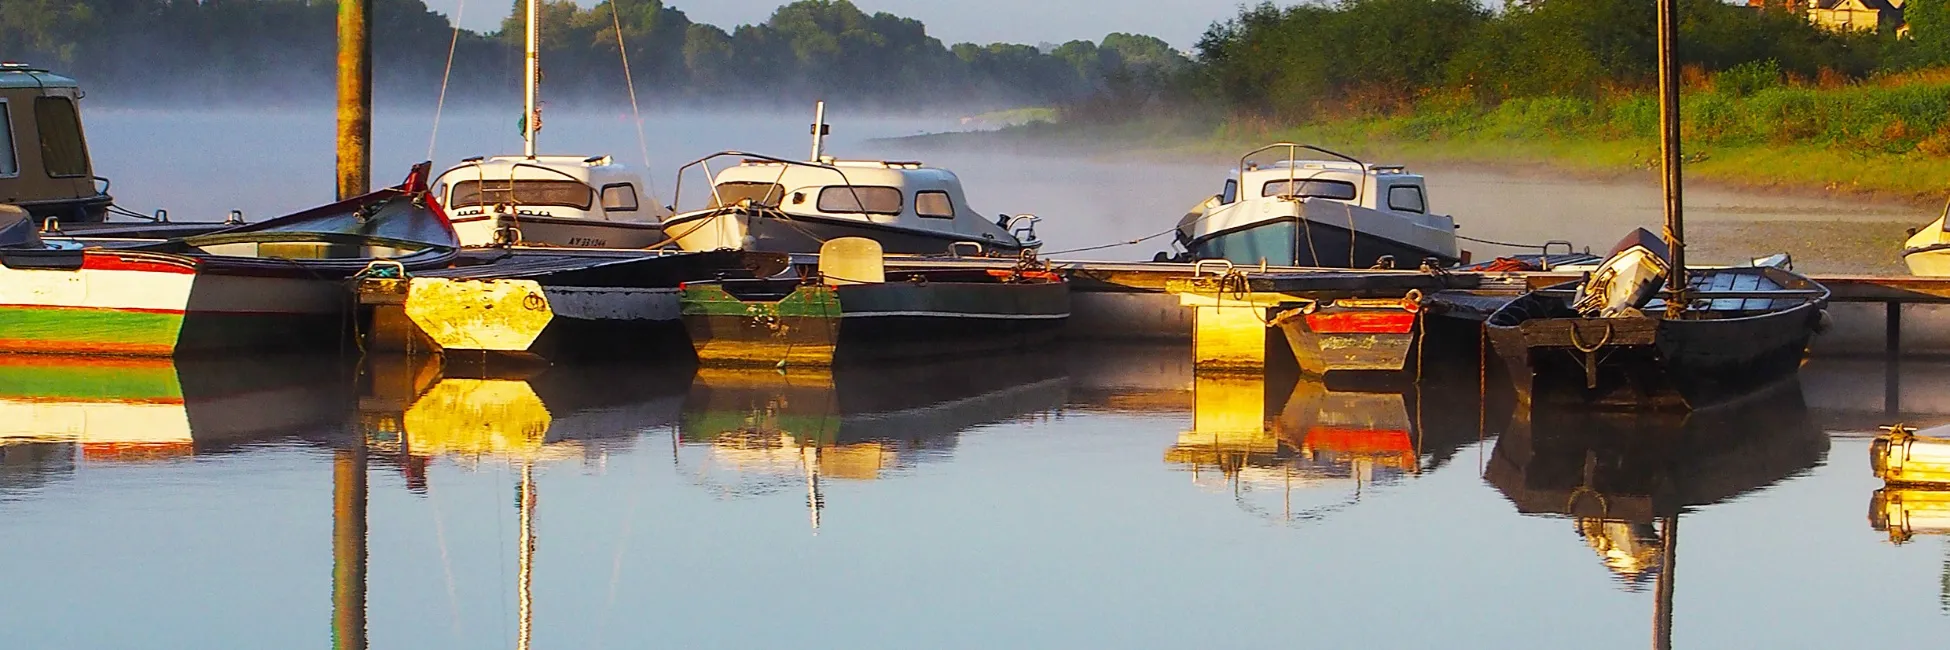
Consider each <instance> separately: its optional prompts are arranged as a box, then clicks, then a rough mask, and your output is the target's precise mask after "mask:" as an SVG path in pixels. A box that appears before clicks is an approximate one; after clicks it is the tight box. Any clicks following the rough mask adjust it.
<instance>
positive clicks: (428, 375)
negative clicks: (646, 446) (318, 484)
mask: <svg viewBox="0 0 1950 650" xmlns="http://www.w3.org/2000/svg"><path fill="white" fill-rule="evenodd" d="M465 372H467V371H464V370H457V369H456V368H455V367H454V366H453V365H451V364H449V365H448V366H446V367H444V368H443V366H442V365H441V364H440V363H439V361H438V360H437V359H427V358H424V357H422V358H417V359H409V358H400V357H395V358H375V359H374V360H372V361H371V362H369V365H368V373H367V376H366V381H365V382H364V385H363V390H362V392H361V394H360V399H359V421H360V425H361V429H362V430H363V431H364V433H365V438H366V442H367V445H368V448H369V449H370V450H371V451H372V452H373V453H375V454H376V455H377V456H379V457H380V458H382V459H384V460H385V461H387V462H391V463H393V464H396V465H398V466H399V467H400V468H401V471H402V472H403V473H404V474H406V476H407V485H408V487H409V488H412V489H415V490H423V489H425V488H426V472H425V468H426V464H427V462H428V461H429V460H430V459H433V458H445V459H448V460H451V461H453V462H456V463H460V464H462V465H464V466H471V465H474V464H477V463H481V462H483V461H507V462H527V463H540V462H552V461H563V460H580V461H581V462H582V463H583V464H584V465H586V466H591V467H597V468H600V466H601V465H602V463H603V462H604V461H605V460H606V459H607V458H608V457H609V456H610V455H611V454H612V453H613V452H620V451H624V450H628V449H629V448H631V447H632V446H634V445H635V444H636V441H637V439H638V437H639V435H640V434H642V433H645V432H648V431H653V430H659V429H668V428H669V427H671V426H672V425H674V424H675V423H676V422H677V416H678V412H679V410H680V409H681V408H682V405H683V399H684V397H683V395H684V393H683V391H684V386H685V382H686V381H687V380H688V374H689V373H688V370H681V371H672V370H669V369H665V368H658V367H654V366H576V367H545V368H534V369H527V370H521V369H517V370H513V371H501V372H494V373H480V372H475V373H473V374H462V373H465Z"/></svg>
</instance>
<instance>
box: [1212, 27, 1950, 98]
mask: <svg viewBox="0 0 1950 650" xmlns="http://www.w3.org/2000/svg"><path fill="white" fill-rule="evenodd" d="M1679 6H1680V9H1679V11H1680V14H1679V15H1680V23H1679V40H1678V43H1677V49H1676V52H1675V55H1676V57H1677V59H1678V61H1679V63H1680V65H1681V66H1682V67H1683V69H1684V75H1685V76H1684V78H1685V82H1686V83H1687V84H1688V85H1689V86H1690V87H1693V88H1696V89H1699V88H1708V89H1721V90H1726V91H1728V92H1729V93H1731V94H1733V95H1742V94H1751V93H1752V92H1754V91H1756V90H1759V89H1761V88H1766V87H1775V86H1800V87H1837V86H1841V85H1846V84H1848V83H1850V82H1856V81H1862V80H1866V79H1871V78H1893V77H1895V76H1897V75H1901V74H1904V73H1907V72H1909V71H1913V70H1915V69H1918V68H1926V67H1931V66H1941V65H1945V64H1950V0H1910V2H1909V3H1908V7H1907V13H1908V18H1909V25H1910V29H1909V30H1908V32H1907V33H1902V34H1899V33H1897V31H1896V30H1894V29H1884V30H1880V31H1868V32H1848V33H1840V32H1835V31H1829V30H1825V29H1822V28H1820V27H1817V26H1816V25H1814V24H1812V23H1811V22H1810V21H1809V20H1808V18H1807V17H1806V15H1805V14H1803V13H1801V11H1802V10H1803V9H1804V8H1805V7H1806V6H1807V3H1805V2H1767V3H1765V6H1760V7H1754V6H1747V5H1745V4H1740V5H1735V4H1729V3H1727V2H1722V1H1721V0H1680V1H1679ZM1655 12H1656V6H1655V4H1654V2H1653V0H1506V4H1505V5H1504V6H1503V7H1502V8H1501V9H1500V10H1495V11H1492V10H1488V9H1485V8H1484V7H1483V6H1481V5H1480V4H1479V3H1478V2H1476V1H1475V0H1341V1H1340V2H1338V3H1335V4H1327V5H1318V4H1301V5H1296V6H1291V7H1285V8H1282V7H1276V6H1274V5H1272V4H1262V5H1259V6H1255V7H1246V8H1243V9H1241V11H1240V12H1239V13H1238V14H1237V15H1236V16H1233V17H1231V18H1229V19H1227V20H1223V21H1220V22H1217V23H1214V24H1213V25H1212V26H1211V28H1210V29H1208V30H1207V31H1206V33H1205V34H1204V37H1203V38H1201V39H1200V41H1199V43H1198V46H1197V66H1196V70H1195V72H1194V73H1193V74H1190V75H1187V76H1186V77H1185V78H1184V79H1183V80H1182V83H1181V84H1180V85H1178V86H1176V87H1175V88H1174V89H1173V90H1174V91H1175V92H1176V93H1177V94H1178V95H1179V97H1180V98H1182V99H1185V100H1187V101H1192V102H1197V103H1202V104H1203V105H1205V106H1208V107H1216V108H1219V109H1222V110H1224V111H1225V112H1226V113H1228V114H1230V115H1233V116H1253V117H1262V118H1269V119H1273V120H1276V121H1281V122H1300V121H1306V120H1310V119H1316V118H1323V117H1326V118H1332V117H1347V116H1359V115H1368V114H1387V113H1391V112H1403V111H1412V110H1416V107H1418V106H1430V105H1434V106H1436V107H1439V108H1440V107H1452V106H1454V105H1456V104H1458V103H1470V104H1475V105H1478V106H1496V105H1499V104H1501V103H1503V102H1506V101H1509V100H1513V99H1525V98H1571V99H1576V100H1582V101H1585V102H1587V103H1590V102H1596V103H1598V104H1605V103H1607V102H1608V101H1609V100H1615V99H1618V98H1621V97H1624V96H1628V95H1633V94H1636V93H1640V92H1642V91H1644V90H1646V89H1647V88H1650V87H1651V86H1652V85H1653V83H1654V80H1655V76H1656V74H1657V71H1656V70H1655V69H1654V67H1653V64H1654V57H1655V55H1656V52H1657V41H1656V37H1655V35H1654V33H1653V22H1654V17H1655ZM1939 110H1940V107H1939Z"/></svg>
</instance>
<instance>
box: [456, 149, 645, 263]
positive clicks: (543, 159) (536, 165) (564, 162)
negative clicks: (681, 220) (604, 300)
mask: <svg viewBox="0 0 1950 650" xmlns="http://www.w3.org/2000/svg"><path fill="white" fill-rule="evenodd" d="M644 187H645V186H644V184H643V177H642V176H640V175H638V174H637V173H636V172H635V170H632V169H630V168H628V167H626V166H624V165H621V164H618V163H616V162H615V161H613V160H611V159H610V158H609V157H608V156H594V157H583V156H494V157H491V158H468V159H466V160H463V161H461V164H460V165H458V166H455V167H454V168H453V169H449V170H447V171H446V172H444V173H442V174H441V175H440V178H439V180H438V182H437V184H436V187H435V191H436V192H438V193H439V196H440V197H441V199H442V201H443V203H442V205H443V206H444V207H445V208H446V210H447V215H448V217H449V218H451V219H452V220H453V222H454V231H455V232H457V233H459V234H460V241H461V244H462V245H463V246H500V245H530V246H572V247H583V248H645V247H649V246H654V245H657V244H659V243H663V241H664V229H663V224H662V219H663V218H664V217H665V216H668V215H669V214H670V211H669V210H667V209H665V208H664V207H662V206H659V205H656V204H655V203H654V202H652V201H650V200H648V198H647V197H646V196H645V195H644V191H643V188H644Z"/></svg>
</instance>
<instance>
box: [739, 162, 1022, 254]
mask: <svg viewBox="0 0 1950 650" xmlns="http://www.w3.org/2000/svg"><path fill="white" fill-rule="evenodd" d="M821 163H822V164H817V165H814V164H803V163H788V162H781V161H772V160H755V159H753V160H745V161H742V162H741V163H740V164H738V165H737V166H734V167H730V168H728V169H725V170H724V171H721V172H719V173H718V174H717V177H716V178H715V179H714V180H713V185H712V191H711V196H710V203H709V206H708V207H709V208H710V209H717V208H723V207H730V206H735V205H738V204H740V203H742V202H746V201H749V202H750V204H751V205H753V206H761V207H767V208H773V209H776V210H778V211H780V212H784V213H786V214H787V215H789V216H794V217H812V218H815V219H821V218H823V219H824V220H828V221H851V222H864V223H866V224H873V225H879V226H888V227H892V228H896V229H905V230H919V231H930V232H934V233H942V234H951V235H954V236H955V237H957V238H959V239H962V240H966V241H974V242H981V243H984V244H992V245H1001V246H1003V247H1011V248H1013V247H1019V246H1022V245H1024V244H1025V243H1026V242H1020V241H1018V239H1017V238H1016V237H1015V236H1014V235H1012V234H1010V230H1011V228H1010V221H1011V220H1010V219H1001V220H1000V221H1001V223H998V222H997V221H998V220H996V219H990V218H986V217H984V216H982V213H980V212H977V211H976V210H975V209H974V208H972V207H970V206H969V204H968V197H967V196H966V195H965V194H963V192H962V185H961V179H960V178H958V177H956V176H955V173H954V172H951V171H948V170H946V169H940V168H936V167H926V166H923V165H922V164H921V163H919V162H896V161H873V160H834V159H831V158H827V159H825V160H823V161H821Z"/></svg>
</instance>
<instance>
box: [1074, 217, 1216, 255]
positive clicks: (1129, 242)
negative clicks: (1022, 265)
mask: <svg viewBox="0 0 1950 650" xmlns="http://www.w3.org/2000/svg"><path fill="white" fill-rule="evenodd" d="M1199 218H1200V219H1203V218H1204V217H1199ZM1177 230H1178V227H1177V226H1173V227H1171V228H1167V229H1165V230H1162V231H1159V232H1154V233H1151V234H1149V235H1145V236H1143V237H1139V238H1137V239H1131V240H1127V241H1121V242H1116V243H1111V244H1102V245H1098V246H1085V247H1083V248H1072V249H1069V250H1060V251H1052V252H1048V253H1042V254H1043V255H1068V254H1070V253H1083V252H1088V251H1094V250H1103V249H1106V248H1116V247H1118V246H1130V245H1132V244H1142V243H1144V242H1146V241H1150V240H1153V239H1157V238H1159V237H1163V236H1165V235H1169V234H1171V233H1173V232H1176V231H1177Z"/></svg>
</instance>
